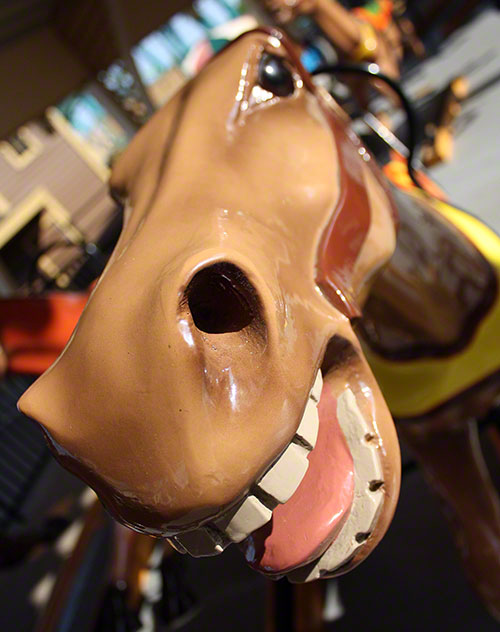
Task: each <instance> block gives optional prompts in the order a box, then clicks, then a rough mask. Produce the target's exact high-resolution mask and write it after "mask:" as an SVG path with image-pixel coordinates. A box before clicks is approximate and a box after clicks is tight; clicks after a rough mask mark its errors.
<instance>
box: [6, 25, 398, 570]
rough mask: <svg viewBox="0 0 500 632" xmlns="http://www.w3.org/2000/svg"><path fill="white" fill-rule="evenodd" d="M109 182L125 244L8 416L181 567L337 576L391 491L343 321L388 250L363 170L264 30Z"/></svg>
mask: <svg viewBox="0 0 500 632" xmlns="http://www.w3.org/2000/svg"><path fill="white" fill-rule="evenodd" d="M111 186H112V189H113V190H114V192H115V194H116V195H119V196H121V197H122V198H123V199H124V200H126V216H125V225H124V229H123V232H122V235H121V237H120V239H119V242H118V244H117V246H116V249H115V251H114V253H113V255H112V257H111V259H110V261H109V263H108V266H107V268H106V270H105V271H104V273H103V275H102V276H101V278H100V280H99V282H98V285H97V287H96V289H95V290H94V292H93V294H92V296H91V298H90V300H89V302H88V304H87V306H86V308H85V310H84V312H83V315H82V317H81V319H80V321H79V324H78V326H77V328H76V330H75V333H74V335H73V337H72V339H71V341H70V343H69V345H68V346H67V347H66V349H65V351H64V352H63V354H62V355H61V357H60V358H59V359H58V361H57V362H56V363H55V364H54V365H53V366H52V367H51V368H50V369H49V370H48V371H47V372H46V373H45V374H44V375H43V376H42V377H41V378H39V380H38V381H37V382H36V383H35V384H34V385H33V386H32V387H31V388H30V389H29V390H28V391H27V392H26V393H25V395H24V396H23V397H22V398H21V400H20V404H19V405H20V408H21V410H23V411H24V412H25V413H26V414H27V415H29V416H30V417H32V418H34V419H37V420H39V421H40V423H41V424H42V425H43V428H44V431H45V433H46V436H47V438H48V441H49V443H50V445H51V447H52V450H53V452H54V454H55V456H56V458H57V459H58V460H59V461H60V462H61V463H62V464H63V465H64V466H66V467H67V468H68V469H70V470H71V471H73V472H75V473H77V474H78V475H79V476H81V477H82V478H83V479H84V480H85V481H86V482H88V483H89V484H90V485H91V486H92V487H93V488H94V489H95V490H96V491H97V493H98V494H99V496H100V497H101V499H102V500H103V502H104V504H105V505H106V506H107V508H108V509H109V510H110V511H111V513H112V514H113V515H114V516H116V517H117V518H118V519H119V520H120V521H121V522H123V523H124V524H126V525H128V526H131V527H133V528H134V529H136V530H138V531H141V532H143V533H147V534H152V535H158V536H166V537H169V538H170V539H171V541H172V542H173V544H174V545H175V546H176V547H177V548H178V549H180V550H182V551H186V550H187V551H189V552H190V553H192V554H194V555H213V554H216V553H219V552H221V551H222V550H223V549H224V548H225V547H226V546H227V545H228V544H230V543H231V542H236V543H240V546H241V547H242V549H243V551H244V552H245V555H246V558H247V560H248V561H249V563H250V564H252V565H253V566H254V567H256V568H258V569H259V570H261V571H262V572H264V573H266V574H268V575H271V576H273V577H276V576H283V575H287V576H288V577H290V578H292V579H294V580H295V581H307V580H310V579H314V578H317V577H320V576H328V575H331V574H338V573H342V572H345V571H346V570H348V569H349V568H352V567H353V566H355V565H356V564H357V563H359V562H360V561H361V560H362V559H364V558H365V557H366V556H367V555H368V554H369V552H370V551H371V550H372V549H373V547H374V546H375V545H376V544H377V543H378V541H379V540H380V539H381V537H382V536H383V534H384V533H385V531H386V529H387V527H388V524H389V522H390V520H391V517H392V514H393V512H394V508H395V504H396V500H397V495H398V490H399V477H400V463H399V449H398V445H397V439H396V434H395V431H394V427H393V424H392V419H391V417H390V414H389V412H388V410H387V408H386V405H385V402H384V401H383V398H382V397H381V395H380V392H379V389H378V386H377V384H376V382H375V380H374V378H373V376H372V374H371V372H370V370H369V368H368V365H367V363H366V361H365V359H364V356H363V353H362V351H361V348H360V345H359V342H358V339H357V338H356V336H355V334H354V332H353V330H352V327H351V324H350V318H353V317H355V316H359V314H360V309H359V303H360V301H362V300H363V298H364V296H365V295H366V294H367V292H368V286H369V282H370V280H371V278H372V276H373V275H374V273H375V272H376V271H377V270H378V269H379V268H380V267H381V266H382V265H383V264H385V263H386V261H387V260H388V258H389V257H390V255H391V254H392V251H393V249H394V244H395V232H396V231H395V219H394V217H395V216H394V211H393V207H392V203H391V197H390V195H389V194H388V191H387V189H386V187H385V184H384V180H383V178H382V177H381V174H380V172H379V171H378V169H377V168H376V166H375V165H374V164H373V161H372V160H371V159H370V157H369V155H368V153H367V152H366V150H365V149H364V148H363V147H362V146H361V145H360V143H359V141H358V140H357V139H356V138H355V137H354V136H352V135H350V134H349V131H348V128H347V126H346V124H345V122H344V119H343V118H342V112H341V111H340V110H339V109H338V107H337V106H336V104H335V103H334V101H333V100H332V99H330V98H329V97H328V95H327V94H326V93H324V92H323V91H321V89H318V88H316V87H315V86H314V84H313V83H312V81H311V79H310V77H309V76H308V75H307V74H306V73H305V72H304V71H303V69H302V67H301V66H300V63H299V62H298V60H297V58H296V55H295V53H294V50H293V48H292V46H291V45H290V44H289V43H288V41H287V40H286V39H285V38H284V37H283V36H282V34H281V33H280V32H278V31H256V32H253V33H251V34H247V35H245V36H243V37H242V38H240V39H239V40H237V41H236V42H235V43H233V44H232V45H231V46H230V47H229V48H227V49H226V50H225V51H224V52H222V53H221V54H220V55H219V56H217V57H216V58H215V59H214V60H213V61H212V62H211V63H210V64H209V65H208V66H207V67H206V68H205V69H204V71H203V72H202V73H201V74H200V75H199V76H198V77H197V78H196V79H195V80H193V81H192V82H191V83H190V84H188V85H187V86H186V87H185V88H184V89H183V90H182V91H181V92H180V93H179V94H178V95H177V96H176V97H175V98H174V99H173V100H172V101H171V102H170V103H169V104H168V105H167V106H166V107H165V108H164V109H162V110H161V111H160V112H158V113H157V115H156V116H155V117H154V118H153V119H152V120H151V121H150V122H149V123H148V124H147V125H146V126H145V127H144V128H143V129H142V130H141V131H140V132H139V133H138V135H137V136H136V137H135V139H134V140H133V141H132V143H131V145H130V146H129V148H128V149H127V150H126V152H125V153H124V155H123V156H122V157H121V158H120V160H119V161H118V162H117V164H116V167H115V169H114V172H113V176H112V180H111ZM320 288H321V290H322V291H321V290H320Z"/></svg>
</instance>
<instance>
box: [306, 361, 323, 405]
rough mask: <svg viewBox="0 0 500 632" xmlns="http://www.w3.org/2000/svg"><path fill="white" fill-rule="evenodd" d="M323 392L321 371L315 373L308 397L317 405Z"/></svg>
mask: <svg viewBox="0 0 500 632" xmlns="http://www.w3.org/2000/svg"><path fill="white" fill-rule="evenodd" d="M322 390H323V376H322V374H321V369H320V370H319V371H318V372H317V373H316V379H315V380H314V384H313V387H312V389H311V393H310V395H309V397H310V398H311V399H313V400H314V401H315V402H316V403H319V400H320V399H321V391H322Z"/></svg>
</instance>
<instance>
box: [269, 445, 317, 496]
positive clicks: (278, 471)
mask: <svg viewBox="0 0 500 632" xmlns="http://www.w3.org/2000/svg"><path fill="white" fill-rule="evenodd" d="M307 454H308V452H307V450H306V449H305V448H303V447H302V446H299V445H296V444H295V443H291V444H290V445H289V446H288V448H287V449H286V450H285V451H284V452H283V454H282V455H281V456H280V458H279V459H278V460H277V461H276V463H275V464H274V465H273V467H272V468H271V469H270V470H269V471H268V472H267V473H266V474H265V475H264V476H263V478H262V479H261V480H260V481H259V483H258V484H257V487H258V488H259V489H261V490H262V491H263V492H265V493H266V494H267V495H269V496H271V497H272V498H274V499H275V500H276V502H278V503H286V501H287V500H289V498H291V496H292V495H293V494H294V493H295V491H296V489H297V487H298V486H299V485H300V483H301V481H302V479H303V478H304V476H305V473H306V472H307V468H308V466H309V461H308V460H307Z"/></svg>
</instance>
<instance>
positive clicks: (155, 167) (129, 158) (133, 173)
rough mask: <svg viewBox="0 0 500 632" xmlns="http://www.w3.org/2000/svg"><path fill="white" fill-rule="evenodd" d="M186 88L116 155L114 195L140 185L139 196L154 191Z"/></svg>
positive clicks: (123, 194)
mask: <svg viewBox="0 0 500 632" xmlns="http://www.w3.org/2000/svg"><path fill="white" fill-rule="evenodd" d="M185 91H186V88H184V89H182V90H180V91H179V92H178V93H177V95H176V96H175V97H173V99H171V100H170V101H169V103H168V105H166V106H165V107H163V108H161V109H160V110H158V112H156V113H155V114H154V116H153V117H152V118H151V120H150V121H148V124H147V125H144V126H143V127H142V128H141V129H140V130H139V131H138V132H137V134H136V135H135V136H134V138H133V139H132V141H131V142H130V144H129V145H128V147H127V148H126V150H125V151H124V152H123V153H122V154H121V155H120V156H119V157H118V159H117V160H116V162H115V164H114V165H113V170H112V173H111V178H110V181H109V186H110V189H111V194H112V195H113V197H116V198H119V199H122V200H123V199H126V198H128V197H129V196H130V195H132V196H133V195H134V191H136V190H137V191H139V188H140V195H141V197H142V196H143V195H145V196H148V197H149V196H150V195H152V194H153V192H154V190H155V189H156V186H157V184H158V180H159V178H160V177H161V172H162V167H163V163H164V157H165V155H166V153H167V152H168V148H169V145H170V141H171V138H172V136H173V134H175V129H176V124H175V123H176V120H177V117H178V115H179V112H180V110H181V107H182V101H183V98H184V94H185ZM146 199H147V198H146Z"/></svg>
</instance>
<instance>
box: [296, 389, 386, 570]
mask: <svg viewBox="0 0 500 632" xmlns="http://www.w3.org/2000/svg"><path fill="white" fill-rule="evenodd" d="M337 417H338V420H339V424H340V427H341V429H342V433H343V434H344V437H345V439H346V441H347V444H348V446H349V450H350V452H351V454H352V458H353V461H354V497H353V502H352V507H351V511H350V514H349V517H348V519H347V521H346V523H345V524H344V526H343V527H342V530H341V532H340V533H339V535H338V536H337V537H336V538H335V540H334V541H333V542H332V544H331V545H330V547H329V548H328V549H327V550H326V551H325V553H323V555H322V556H321V557H320V558H319V559H318V560H316V562H315V563H313V564H311V565H308V566H306V567H304V568H302V569H297V570H295V571H293V572H292V573H290V575H289V579H290V580H291V581H298V582H304V581H312V580H313V579H318V578H319V577H321V576H322V575H323V574H325V573H331V572H333V571H334V570H335V569H337V568H339V567H340V566H342V565H343V564H345V562H346V561H347V560H348V559H350V558H351V557H352V556H353V555H354V553H355V552H356V550H357V549H358V548H359V547H360V546H363V543H364V542H365V541H366V540H367V539H368V537H369V536H370V533H371V531H372V529H373V524H374V522H375V520H376V517H377V515H378V512H379V511H380V508H381V506H382V503H383V502H384V492H383V478H382V465H381V461H380V455H379V453H378V447H377V446H378V442H377V441H370V442H367V441H366V440H365V437H366V435H367V434H373V429H372V428H371V427H370V426H369V424H368V422H367V421H366V419H365V418H364V417H363V415H362V413H361V411H360V410H359V407H358V404H357V402H356V398H355V396H354V394H353V392H352V391H351V390H350V389H346V390H345V391H344V392H343V393H342V394H341V395H340V396H339V397H338V399H337Z"/></svg>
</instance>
